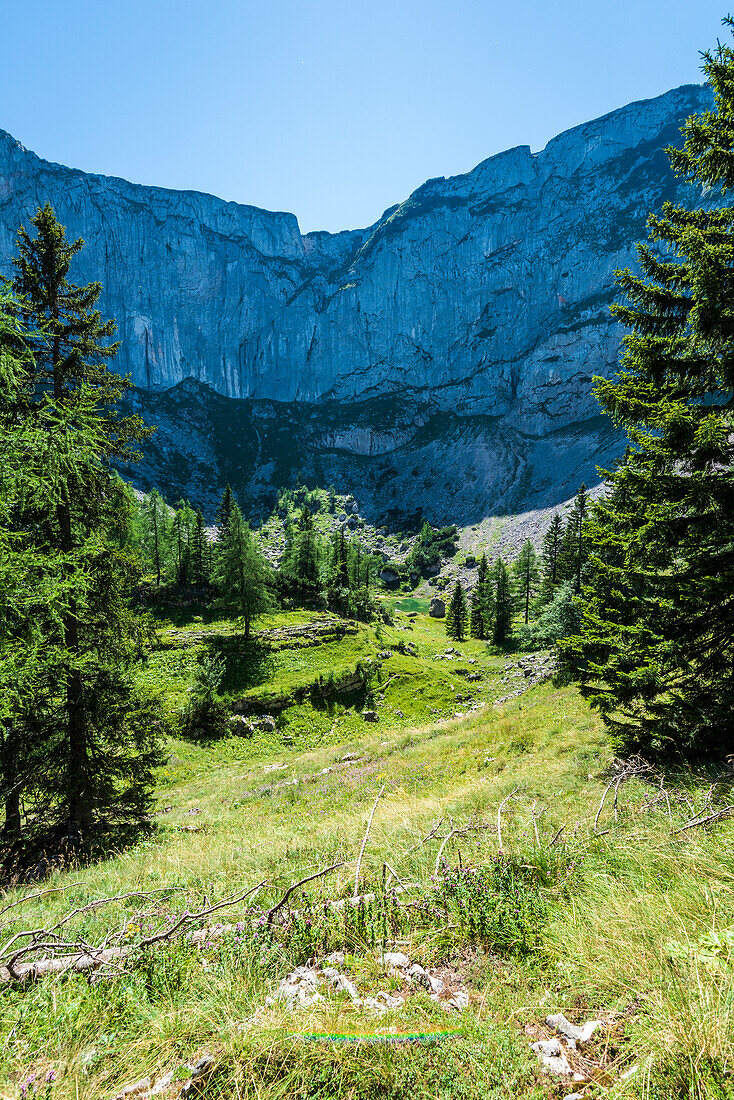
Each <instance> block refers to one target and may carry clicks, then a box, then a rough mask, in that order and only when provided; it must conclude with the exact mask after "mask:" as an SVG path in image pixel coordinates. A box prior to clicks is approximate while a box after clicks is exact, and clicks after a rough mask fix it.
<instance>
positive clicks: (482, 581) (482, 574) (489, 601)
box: [469, 554, 494, 639]
mask: <svg viewBox="0 0 734 1100" xmlns="http://www.w3.org/2000/svg"><path fill="white" fill-rule="evenodd" d="M493 607H494V597H493V591H492V587H491V585H490V583H489V565H488V564H487V555H486V554H483V555H482V557H481V559H480V561H479V567H478V569H477V583H476V584H475V586H474V591H473V592H472V594H471V612H470V616H469V633H470V634H471V636H472V638H479V639H484V638H488V637H489V635H490V633H491V630H492V617H493Z"/></svg>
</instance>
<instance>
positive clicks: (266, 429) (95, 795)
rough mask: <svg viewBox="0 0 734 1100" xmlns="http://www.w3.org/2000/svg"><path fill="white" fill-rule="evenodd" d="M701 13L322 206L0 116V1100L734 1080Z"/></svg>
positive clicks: (632, 1090)
mask: <svg viewBox="0 0 734 1100" xmlns="http://www.w3.org/2000/svg"><path fill="white" fill-rule="evenodd" d="M592 6H593V5H592ZM643 7H644V4H643ZM350 18H351V15H350ZM498 33H499V32H498ZM724 34H725V39H726V40H725V41H722V42H719V43H717V45H716V47H715V48H714V49H712V50H711V51H709V52H707V53H705V54H703V55H702V56H703V72H704V78H705V83H704V84H702V85H686V86H683V87H681V88H678V89H676V90H675V91H673V92H667V93H665V94H664V95H662V96H659V97H658V98H657V99H651V100H646V101H640V102H636V103H631V104H629V105H628V106H627V107H623V108H621V109H620V110H618V111H615V112H612V113H611V114H609V115H606V116H604V117H603V118H600V119H597V120H595V121H593V122H589V123H585V124H583V125H581V126H577V127H574V128H573V129H571V130H568V131H566V132H565V133H564V134H561V135H560V136H559V137H557V138H554V139H552V140H551V141H550V142H548V144H547V145H546V146H545V148H543V149H542V150H541V151H540V152H538V153H532V154H531V153H530V150H529V148H528V147H525V146H520V147H518V148H515V149H511V150H508V151H507V152H505V153H499V154H497V155H496V156H494V157H491V158H489V159H488V160H486V161H484V162H482V164H480V165H479V166H478V167H477V168H475V169H473V170H472V171H471V172H468V173H466V174H465V175H461V176H454V177H451V178H450V179H443V178H440V179H432V180H429V181H428V182H427V183H425V184H424V185H422V186H421V187H419V188H418V189H417V190H416V191H414V192H413V194H412V195H411V196H410V197H409V198H408V199H406V200H405V201H404V202H402V203H399V204H397V205H396V206H394V207H390V208H388V210H387V211H386V212H385V214H383V215H382V217H381V218H380V219H379V220H378V221H377V222H375V223H374V224H373V225H372V226H370V227H369V228H367V229H363V230H349V231H344V232H341V233H335V234H330V233H326V232H312V233H305V234H302V233H301V231H300V229H299V227H298V223H297V221H296V219H295V217H294V216H293V215H290V214H284V213H273V212H270V211H265V210H260V209H259V208H257V207H254V206H243V205H240V204H238V203H234V202H228V203H225V202H223V201H221V200H219V199H214V198H212V197H211V196H208V195H204V194H201V193H199V192H193V191H188V192H184V191H180V192H176V191H173V190H166V189H164V188H152V187H146V186H143V185H142V184H133V183H127V182H126V181H125V180H120V179H117V178H113V177H107V176H98V175H91V174H87V173H84V172H81V171H77V170H72V169H68V168H65V167H63V166H61V165H58V164H52V163H49V162H46V161H42V160H41V159H40V158H38V157H36V155H35V154H33V153H30V152H29V151H28V150H27V149H25V148H24V147H23V146H22V145H20V143H19V142H16V141H15V139H13V138H11V137H10V135H9V134H6V133H5V132H4V131H0V272H2V274H0V761H1V768H0V804H1V805H2V813H1V814H0V1006H1V1007H0V1039H1V1041H0V1097H1V1098H3V1100H5V1098H8V1100H10V1098H13V1100H17V1098H23V1100H97V1098H100V1097H101V1098H105V1100H148V1098H153V1097H158V1098H160V1100H174V1098H176V1100H177V1098H179V1097H180V1098H183V1097H189V1098H191V1097H201V1098H202V1100H204V1098H215V1097H217V1098H222V1100H225V1098H226V1100H229V1098H233V1100H234V1098H237V1100H245V1098H248V1100H249V1098H252V1100H264V1098H281V1097H292V1098H294V1100H331V1098H336V1100H375V1098H379V1100H434V1098H440V1100H490V1098H492V1100H503V1098H509V1097H512V1098H513V1100H515V1098H516V1100H562V1098H564V1100H602V1098H609V1100H625V1098H628V1100H734V48H732V46H730V45H729V44H728V41H729V39H730V38H731V36H732V34H734V19H732V18H730V17H727V18H726V19H725V20H724ZM71 124H72V123H71V121H70V119H69V118H67V119H66V121H65V125H71Z"/></svg>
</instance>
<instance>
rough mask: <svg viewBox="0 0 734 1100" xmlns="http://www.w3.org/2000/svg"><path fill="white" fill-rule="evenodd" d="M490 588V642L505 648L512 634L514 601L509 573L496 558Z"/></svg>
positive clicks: (501, 561)
mask: <svg viewBox="0 0 734 1100" xmlns="http://www.w3.org/2000/svg"><path fill="white" fill-rule="evenodd" d="M492 586H493V589H494V625H493V628H492V642H493V644H494V645H496V646H505V645H506V644H507V642H508V640H509V638H510V635H511V633H512V614H513V611H514V601H513V598H512V584H511V583H510V571H509V569H508V568H507V566H506V564H505V563H504V561H503V560H502V558H498V559H497V561H496V562H495V563H494V566H493V568H492Z"/></svg>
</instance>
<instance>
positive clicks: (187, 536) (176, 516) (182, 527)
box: [173, 500, 196, 585]
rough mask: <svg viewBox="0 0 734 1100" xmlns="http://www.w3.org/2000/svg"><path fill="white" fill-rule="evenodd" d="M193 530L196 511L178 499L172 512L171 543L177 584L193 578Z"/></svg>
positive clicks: (184, 583)
mask: <svg viewBox="0 0 734 1100" xmlns="http://www.w3.org/2000/svg"><path fill="white" fill-rule="evenodd" d="M195 530H196V513H195V512H194V510H193V508H192V507H191V505H190V504H189V502H188V501H187V500H179V502H178V504H177V505H176V508H175V511H174V513H173V543H174V550H175V554H176V581H177V583H178V584H183V585H186V584H191V583H192V582H193V580H194V576H195V569H194V533H195Z"/></svg>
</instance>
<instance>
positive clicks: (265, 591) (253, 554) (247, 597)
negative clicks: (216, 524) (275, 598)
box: [216, 501, 271, 642]
mask: <svg viewBox="0 0 734 1100" xmlns="http://www.w3.org/2000/svg"><path fill="white" fill-rule="evenodd" d="M270 580H271V577H270V569H269V567H268V564H267V562H266V561H265V558H264V557H263V555H262V554H261V553H260V551H259V550H258V548H257V546H256V545H255V543H254V541H253V538H252V532H251V531H250V528H249V527H248V525H247V524H246V523H245V521H244V519H243V518H242V513H241V512H240V510H239V507H238V506H237V504H236V503H235V502H234V501H233V502H232V508H231V510H230V514H229V523H228V524H227V527H226V529H225V532H224V536H223V537H222V539H221V540H220V544H219V547H218V553H217V564H216V581H217V585H218V588H219V590H220V592H221V594H222V599H221V602H222V604H223V606H224V607H226V608H228V609H230V610H231V611H233V612H234V614H235V615H237V616H238V617H239V618H241V619H242V623H243V626H244V628H245V641H246V642H247V641H249V639H250V631H251V627H252V622H253V619H254V618H255V617H256V616H257V615H260V614H261V613H262V612H263V611H266V610H267V609H268V608H269V607H270V606H271V600H270V587H269V586H270Z"/></svg>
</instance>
